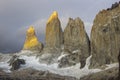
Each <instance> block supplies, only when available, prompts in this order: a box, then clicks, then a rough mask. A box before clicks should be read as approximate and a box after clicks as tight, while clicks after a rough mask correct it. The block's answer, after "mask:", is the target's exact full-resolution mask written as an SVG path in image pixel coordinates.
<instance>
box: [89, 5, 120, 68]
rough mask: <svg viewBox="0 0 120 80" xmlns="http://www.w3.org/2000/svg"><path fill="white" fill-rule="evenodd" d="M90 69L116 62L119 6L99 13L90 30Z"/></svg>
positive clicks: (118, 45)
mask: <svg viewBox="0 0 120 80" xmlns="http://www.w3.org/2000/svg"><path fill="white" fill-rule="evenodd" d="M90 40H91V54H92V59H91V65H90V67H91V68H95V67H100V66H103V65H104V64H110V63H114V62H117V61H118V60H117V57H118V54H119V49H120V5H119V6H117V7H114V8H112V9H111V10H102V11H100V12H99V13H98V14H97V15H96V18H95V20H94V23H93V26H92V30H91V36H90Z"/></svg>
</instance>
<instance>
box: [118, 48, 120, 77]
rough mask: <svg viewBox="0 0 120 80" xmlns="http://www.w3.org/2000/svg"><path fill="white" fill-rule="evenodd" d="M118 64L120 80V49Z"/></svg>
mask: <svg viewBox="0 0 120 80" xmlns="http://www.w3.org/2000/svg"><path fill="white" fill-rule="evenodd" d="M118 62H119V74H118V79H120V49H119V55H118Z"/></svg>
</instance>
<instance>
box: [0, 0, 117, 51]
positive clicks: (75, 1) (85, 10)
mask: <svg viewBox="0 0 120 80" xmlns="http://www.w3.org/2000/svg"><path fill="white" fill-rule="evenodd" d="M116 1H119V0H97V1H96V0H0V52H15V51H19V50H20V49H22V46H23V43H24V40H25V32H26V29H27V28H28V26H29V25H34V26H35V29H36V32H37V36H38V37H39V40H40V41H42V42H43V41H44V35H45V25H46V20H47V18H48V17H49V16H50V14H51V13H52V12H53V11H54V10H56V11H58V13H59V18H60V20H61V23H62V27H63V28H64V27H65V26H66V23H67V20H68V17H73V18H75V17H80V18H81V19H82V20H83V21H84V22H85V25H86V29H87V31H88V33H90V29H91V24H92V21H93V19H94V17H95V15H96V13H98V11H99V10H101V9H104V8H107V7H110V6H111V4H112V3H114V2H116Z"/></svg>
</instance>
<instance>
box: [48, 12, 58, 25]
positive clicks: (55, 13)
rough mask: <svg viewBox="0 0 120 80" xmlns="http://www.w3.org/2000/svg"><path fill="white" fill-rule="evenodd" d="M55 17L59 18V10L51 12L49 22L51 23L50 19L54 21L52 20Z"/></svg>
mask: <svg viewBox="0 0 120 80" xmlns="http://www.w3.org/2000/svg"><path fill="white" fill-rule="evenodd" d="M55 18H58V13H57V11H54V12H53V13H52V14H51V16H50V17H49V19H48V21H47V23H49V22H50V21H52V20H53V19H55Z"/></svg>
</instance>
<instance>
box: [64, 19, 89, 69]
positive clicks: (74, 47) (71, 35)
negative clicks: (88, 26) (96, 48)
mask: <svg viewBox="0 0 120 80" xmlns="http://www.w3.org/2000/svg"><path fill="white" fill-rule="evenodd" d="M64 51H68V52H69V53H70V55H71V56H73V55H74V56H76V57H75V58H76V59H77V61H75V63H78V62H81V64H82V65H83V66H82V67H84V65H85V60H86V58H87V57H88V56H89V55H90V41H89V37H88V35H87V33H86V31H85V28H84V23H83V21H82V20H81V19H80V18H76V19H72V18H69V21H68V24H67V26H66V28H65V30H64ZM75 51H78V52H75ZM70 55H69V56H70ZM66 58H68V57H66ZM69 58H71V57H69ZM68 60H69V59H68Z"/></svg>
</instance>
